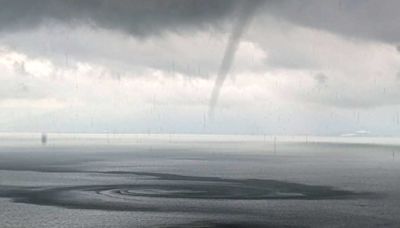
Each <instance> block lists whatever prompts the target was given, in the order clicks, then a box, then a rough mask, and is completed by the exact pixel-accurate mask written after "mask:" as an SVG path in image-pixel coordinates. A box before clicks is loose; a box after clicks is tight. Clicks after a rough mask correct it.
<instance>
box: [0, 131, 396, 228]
mask: <svg viewBox="0 0 400 228" xmlns="http://www.w3.org/2000/svg"><path fill="white" fill-rule="evenodd" d="M0 138H2V141H0V221H1V227H165V228H169V227H256V228H257V227H377V226H385V227H397V224H400V219H399V218H398V216H397V215H398V213H399V212H400V201H399V199H400V195H399V193H400V185H399V184H400V179H399V178H398V177H399V170H400V166H399V165H400V157H399V158H398V156H400V147H399V145H398V140H397V139H395V138H391V139H387V138H386V139H367V138H365V139H362V138H358V139H348V138H311V137H307V138H304V137H292V138H291V137H286V138H283V137H280V138H279V137H278V140H277V143H274V142H273V137H262V136H261V137H250V136H177V135H174V136H171V135H164V136H163V135H158V136H144V135H123V136H93V135H92V136H82V135H79V136H71V135H53V136H52V135H49V140H48V144H47V145H41V144H40V138H38V137H36V135H24V136H21V135H18V136H15V135H6V136H5V135H2V136H0ZM274 144H275V145H274Z"/></svg>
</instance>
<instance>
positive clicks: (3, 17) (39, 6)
mask: <svg viewBox="0 0 400 228" xmlns="http://www.w3.org/2000/svg"><path fill="white" fill-rule="evenodd" d="M236 4H237V1H235V0H233V1H232V0H145V1H143V0H117V1H114V0H84V1H81V0H35V1H25V0H0V6H1V7H0V30H5V29H27V28H32V27H35V26H38V25H40V24H42V23H46V22H49V21H56V22H62V23H69V24H71V25H75V24H80V23H88V24H93V25H95V26H99V27H102V28H110V29H117V30H122V31H125V32H128V33H130V34H133V35H135V36H137V37H145V36H149V35H158V34H160V33H162V32H164V31H167V30H169V31H180V30H182V29H192V28H203V27H206V26H210V25H215V24H216V23H217V22H219V21H220V20H221V19H223V18H224V17H225V16H226V15H228V14H231V13H232V12H233V11H234V9H235V6H236Z"/></svg>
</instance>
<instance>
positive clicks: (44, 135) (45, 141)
mask: <svg viewBox="0 0 400 228" xmlns="http://www.w3.org/2000/svg"><path fill="white" fill-rule="evenodd" d="M41 141H42V145H46V143H47V135H46V134H45V133H42V138H41Z"/></svg>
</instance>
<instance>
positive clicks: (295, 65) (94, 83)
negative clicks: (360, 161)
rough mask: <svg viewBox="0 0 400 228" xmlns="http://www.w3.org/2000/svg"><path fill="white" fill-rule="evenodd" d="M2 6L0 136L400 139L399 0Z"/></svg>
mask: <svg viewBox="0 0 400 228" xmlns="http://www.w3.org/2000/svg"><path fill="white" fill-rule="evenodd" d="M0 6H1V7H0V131H2V132H116V133H147V132H152V133H226V134H268V135H275V134H279V135H280V134H285V135H349V134H350V135H351V134H365V133H367V134H369V135H400V119H399V118H400V114H399V113H400V46H398V45H400V28H399V27H400V23H398V22H399V21H400V14H399V13H398V9H399V8H400V2H399V1H397V0H386V1H377V0H374V1H372V0H362V1H361V0H360V1H359V0H354V1H345V0H343V1H340V0H331V1H319V0H304V1H295V0H293V1H288V0H282V1H265V2H264V1H254V0H252V1H250V0H249V1H235V0H141V1H139V0H85V1H82V0H35V1H26V0H0ZM249 6H250V8H253V10H251V11H249V10H247V11H246V9H249ZM245 14H249V15H247V18H246V20H247V21H246V23H243V22H241V20H243V18H244V16H243V15H245ZM240 26H242V28H241V29H238V27H240ZM235 31H236V33H241V34H240V35H239V36H237V38H238V39H237V48H234V49H235V50H233V53H234V58H233V61H232V64H231V67H230V69H228V72H227V75H226V80H224V81H223V83H222V87H221V88H220V91H219V97H218V102H217V104H216V107H215V110H214V115H213V118H211V117H210V116H209V108H210V107H209V103H210V97H211V93H212V90H213V88H214V84H215V81H216V79H217V77H218V75H219V73H220V72H219V71H220V69H221V64H222V60H223V58H224V55H226V48H227V47H229V41H230V40H231V41H232V36H233V35H232V34H235Z"/></svg>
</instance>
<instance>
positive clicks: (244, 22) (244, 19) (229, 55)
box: [208, 0, 262, 118]
mask: <svg viewBox="0 0 400 228" xmlns="http://www.w3.org/2000/svg"><path fill="white" fill-rule="evenodd" d="M261 2H262V1H260V0H257V1H248V2H243V4H242V7H241V12H240V13H239V17H238V20H237V24H236V25H235V26H234V28H233V31H232V33H231V35H230V37H229V41H228V45H227V46H226V49H225V53H224V56H223V58H222V62H221V65H220V68H219V70H218V74H217V79H216V80H215V84H214V88H213V90H212V93H211V98H210V105H209V113H208V116H209V117H210V118H212V117H213V115H214V111H215V106H216V105H217V102H218V97H219V94H220V92H221V88H222V86H223V84H224V82H225V79H226V77H227V75H228V73H229V70H230V69H231V67H232V63H233V60H234V58H235V53H236V50H237V48H238V45H239V42H240V39H241V37H242V35H243V33H244V32H245V30H246V28H247V26H248V25H249V23H250V21H251V19H252V18H253V16H254V13H255V11H256V9H257V7H258V6H260V5H261Z"/></svg>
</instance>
